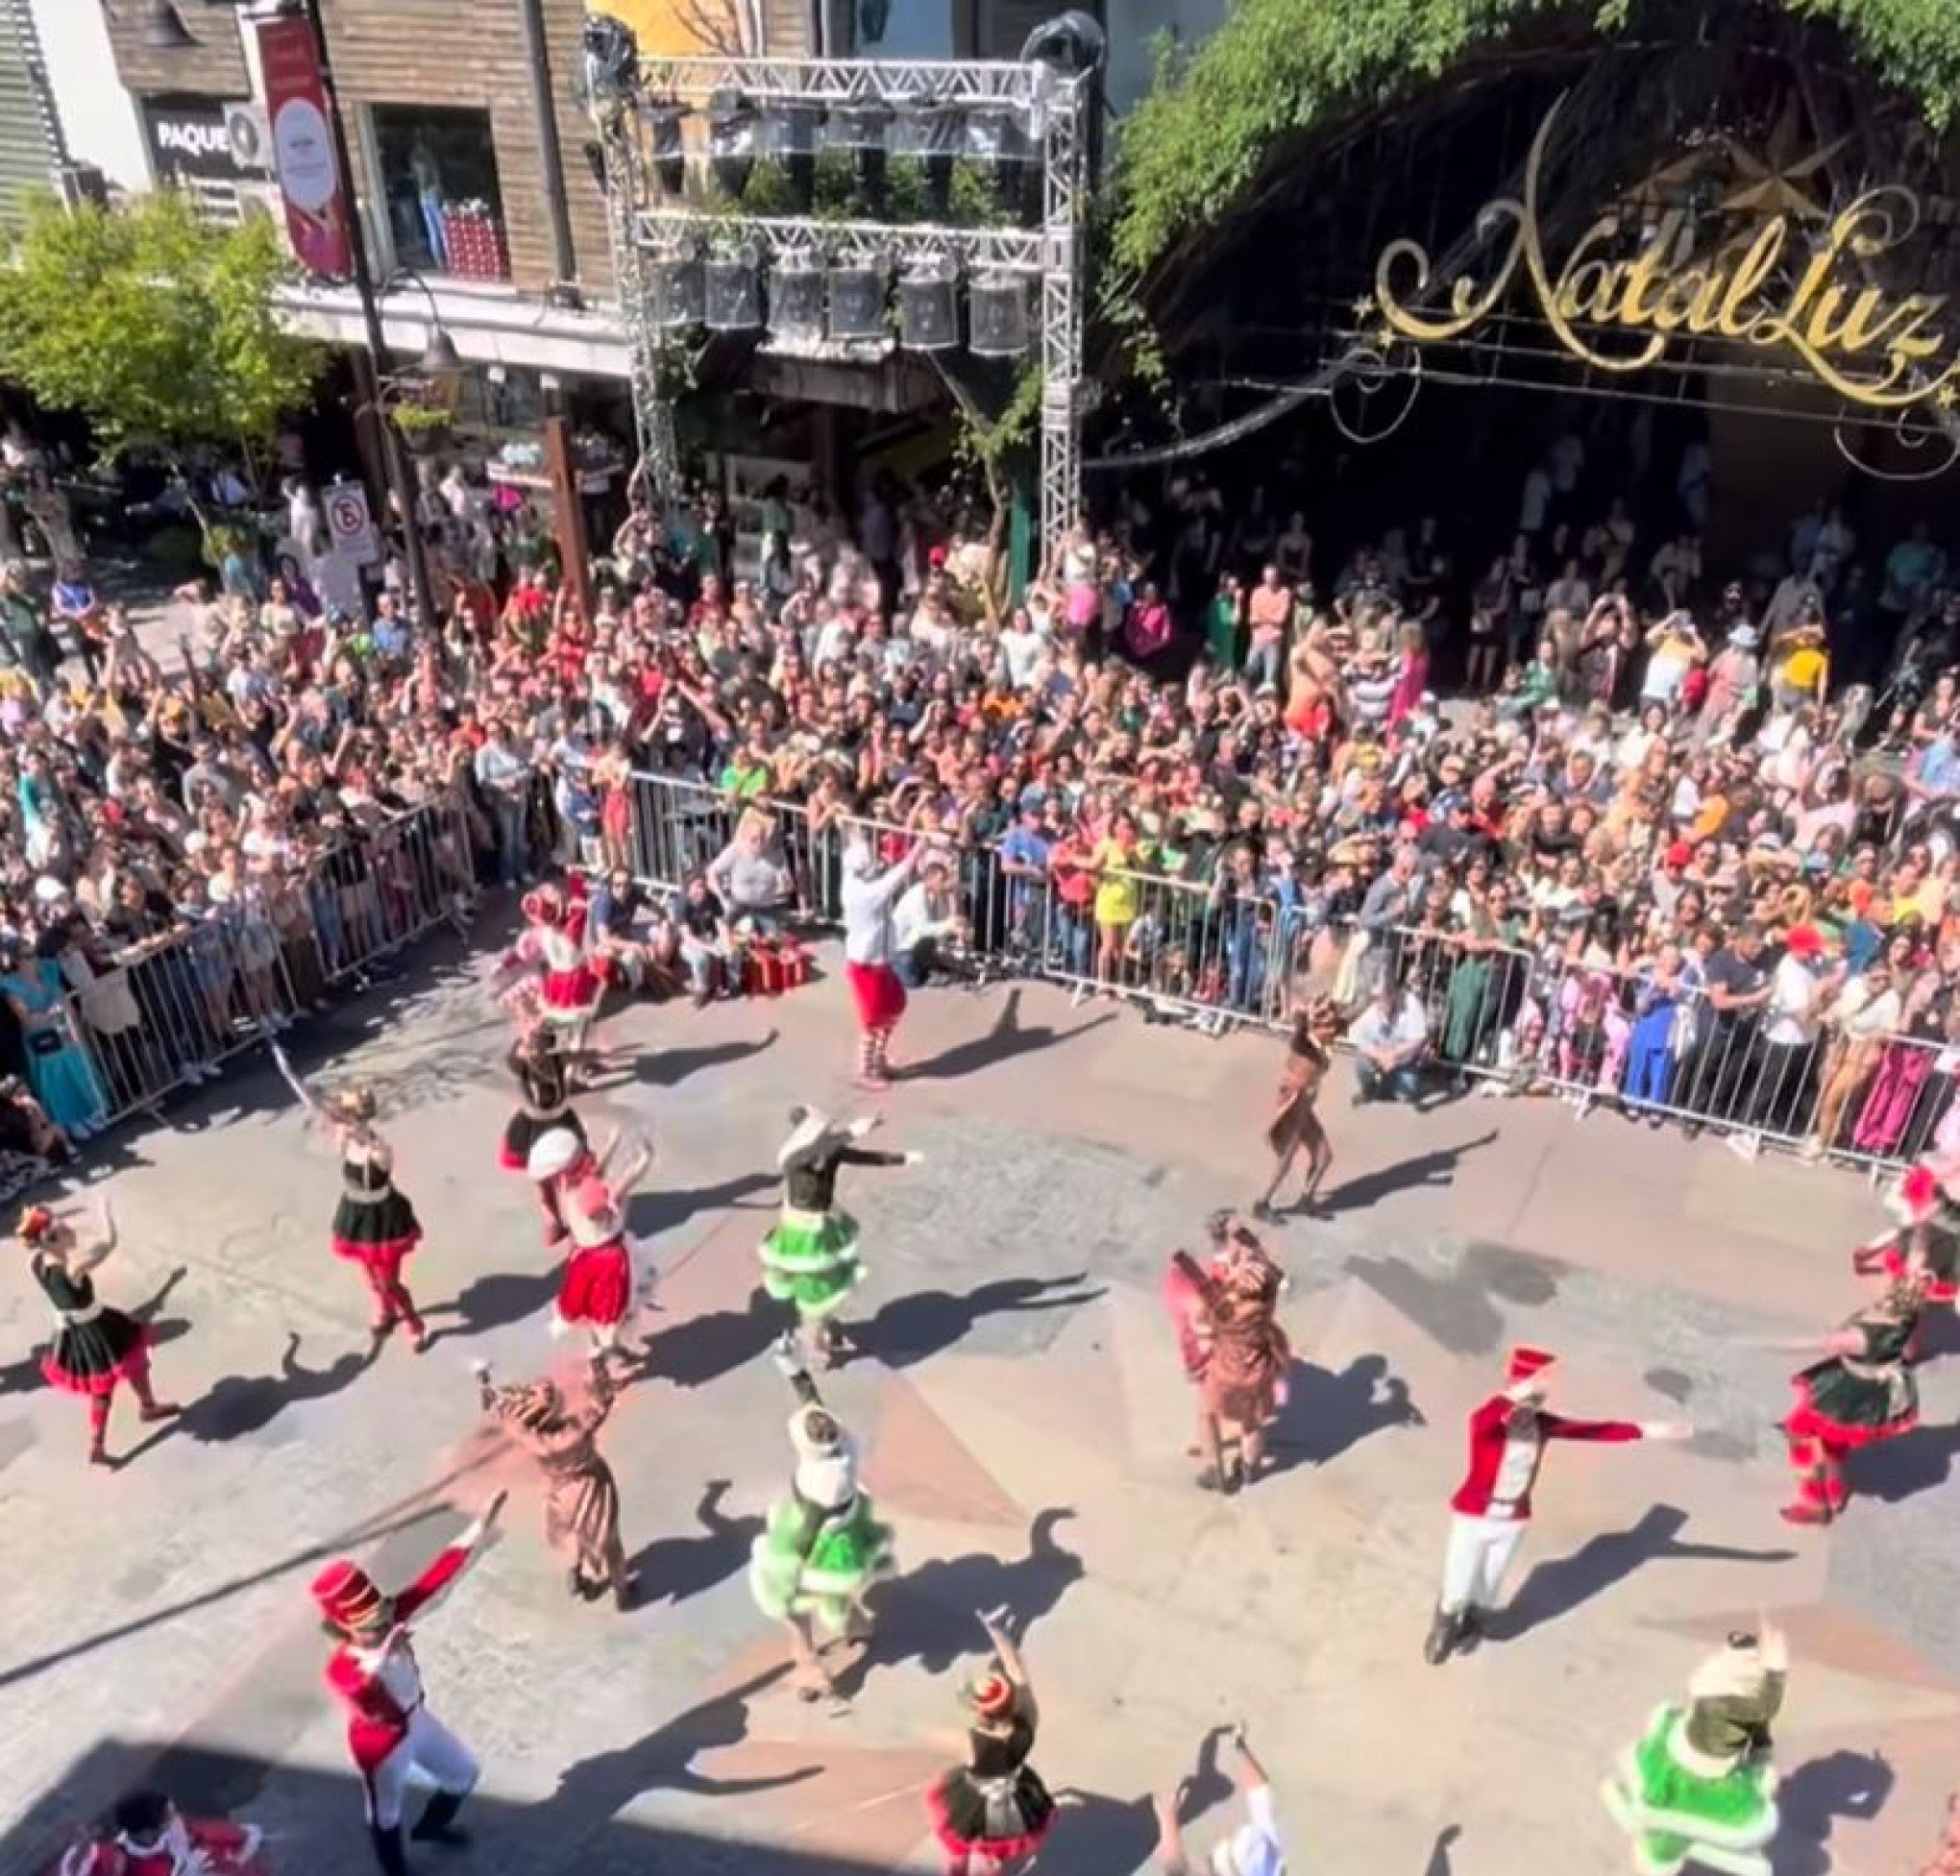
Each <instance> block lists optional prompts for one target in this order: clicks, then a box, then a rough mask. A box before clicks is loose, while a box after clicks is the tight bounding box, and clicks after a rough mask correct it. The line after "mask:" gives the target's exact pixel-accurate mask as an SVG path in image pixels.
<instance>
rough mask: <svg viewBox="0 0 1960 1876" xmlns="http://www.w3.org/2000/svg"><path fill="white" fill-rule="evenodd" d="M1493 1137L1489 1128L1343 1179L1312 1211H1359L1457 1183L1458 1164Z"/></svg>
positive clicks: (1494, 1130) (1494, 1132) (1319, 1198)
mask: <svg viewBox="0 0 1960 1876" xmlns="http://www.w3.org/2000/svg"><path fill="white" fill-rule="evenodd" d="M1496 1138H1497V1130H1496V1129H1495V1128H1492V1129H1491V1131H1490V1132H1489V1133H1480V1134H1479V1135H1478V1136H1477V1137H1476V1138H1475V1139H1474V1140H1459V1141H1458V1143H1457V1144H1456V1145H1455V1146H1444V1147H1432V1148H1431V1149H1430V1151H1429V1152H1427V1153H1412V1154H1410V1155H1409V1157H1408V1158H1407V1159H1398V1160H1396V1161H1395V1163H1394V1164H1393V1165H1391V1166H1383V1167H1381V1168H1379V1169H1378V1170H1377V1171H1375V1172H1372V1173H1362V1174H1361V1175H1360V1177H1359V1178H1356V1179H1348V1180H1343V1181H1342V1182H1340V1183H1339V1184H1338V1185H1336V1186H1335V1188H1334V1189H1333V1190H1332V1191H1331V1192H1323V1193H1321V1194H1320V1196H1319V1197H1318V1198H1317V1199H1316V1200H1315V1202H1314V1206H1313V1209H1314V1211H1315V1212H1316V1213H1318V1214H1319V1215H1320V1216H1322V1217H1327V1216H1330V1215H1331V1214H1333V1213H1335V1212H1339V1211H1360V1210H1361V1209H1362V1208H1363V1207H1364V1206H1372V1205H1379V1204H1380V1203H1381V1202H1382V1200H1384V1199H1387V1198H1392V1197H1393V1196H1394V1195H1395V1194H1396V1193H1397V1192H1413V1191H1416V1190H1418V1189H1419V1188H1421V1187H1425V1186H1427V1187H1432V1188H1433V1187H1436V1186H1443V1185H1452V1184H1454V1183H1455V1182H1456V1178H1457V1162H1458V1160H1459V1159H1461V1158H1463V1157H1464V1156H1465V1155H1467V1154H1472V1153H1475V1152H1476V1151H1477V1150H1478V1149H1479V1148H1480V1147H1487V1146H1489V1145H1490V1143H1491V1142H1492V1141H1493V1140H1495V1139H1496Z"/></svg>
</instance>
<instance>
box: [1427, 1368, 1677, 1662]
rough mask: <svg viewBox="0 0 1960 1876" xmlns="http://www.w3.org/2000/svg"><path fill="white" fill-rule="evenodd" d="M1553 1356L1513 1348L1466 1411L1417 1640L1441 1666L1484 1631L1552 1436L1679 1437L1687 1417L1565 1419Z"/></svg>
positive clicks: (1527, 1524)
mask: <svg viewBox="0 0 1960 1876" xmlns="http://www.w3.org/2000/svg"><path fill="white" fill-rule="evenodd" d="M1555 1360H1556V1357H1555V1356H1553V1355H1550V1354H1548V1353H1546V1352H1545V1351H1544V1350H1543V1349H1513V1350H1512V1351H1511V1354H1510V1360H1509V1363H1508V1364H1507V1369H1506V1372H1505V1385H1504V1387H1503V1389H1502V1390H1501V1391H1500V1392H1498V1393H1496V1394H1493V1395H1492V1396H1491V1397H1490V1399H1489V1400H1487V1401H1484V1402H1483V1404H1482V1406H1481V1407H1479V1408H1478V1409H1477V1410H1476V1412H1474V1413H1473V1414H1472V1415H1471V1416H1470V1425H1469V1433H1470V1464H1469V1469H1468V1470H1467V1471H1466V1472H1465V1474H1464V1475H1463V1482H1462V1484H1461V1485H1459V1486H1458V1488H1457V1494H1456V1497H1455V1498H1452V1499H1451V1500H1450V1511H1451V1514H1452V1515H1451V1518H1450V1544H1449V1549H1448V1551H1447V1552H1446V1554H1445V1556H1444V1559H1443V1588H1442V1595H1441V1596H1439V1597H1438V1598H1437V1601H1436V1615H1435V1620H1434V1621H1433V1623H1432V1624H1431V1625H1430V1632H1429V1639H1428V1641H1427V1642H1425V1643H1424V1645H1423V1658H1424V1659H1425V1660H1426V1661H1428V1662H1429V1663H1430V1665H1431V1666H1432V1667H1440V1666H1441V1665H1442V1664H1443V1663H1444V1662H1445V1661H1447V1660H1448V1659H1449V1658H1450V1656H1451V1654H1452V1653H1454V1652H1456V1651H1458V1650H1459V1649H1464V1650H1467V1649H1468V1648H1469V1647H1472V1646H1474V1645H1476V1643H1477V1642H1478V1641H1480V1640H1481V1639H1482V1638H1484V1637H1486V1636H1488V1635H1489V1633H1490V1625H1491V1616H1492V1613H1493V1612H1494V1611H1495V1610H1496V1608H1497V1598H1498V1596H1499V1595H1500V1594H1501V1593H1502V1591H1503V1588H1504V1577H1505V1571H1507V1570H1508V1569H1509V1568H1510V1561H1511V1558H1512V1557H1513V1556H1515V1555H1516V1554H1517V1547H1518V1544H1519V1541H1520V1540H1521V1539H1522V1538H1523V1537H1524V1534H1525V1532H1526V1530H1527V1529H1528V1528H1529V1527H1530V1524H1531V1488H1532V1487H1533V1485H1535V1484H1536V1482H1537V1477H1538V1468H1539V1466H1540V1465H1541V1464H1542V1463H1543V1461H1544V1457H1545V1445H1546V1442H1547V1441H1549V1440H1586V1441H1591V1442H1597V1441H1611V1442H1617V1441H1622V1440H1685V1439H1687V1438H1689V1437H1690V1436H1691V1435H1692V1434H1693V1432H1694V1430H1695V1429H1694V1428H1693V1427H1692V1426H1690V1425H1688V1424H1687V1423H1686V1422H1685V1421H1671V1420H1644V1421H1643V1420H1568V1419H1566V1417H1565V1416H1564V1415H1563V1414H1555V1413H1552V1412H1550V1411H1549V1410H1548V1409H1547V1408H1546V1405H1545V1397H1546V1395H1547V1393H1548V1392H1549V1390H1550V1387H1551V1380H1552V1368H1553V1365H1554V1362H1555Z"/></svg>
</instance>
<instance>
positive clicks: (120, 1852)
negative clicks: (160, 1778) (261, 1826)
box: [48, 1791, 272, 1876]
mask: <svg viewBox="0 0 1960 1876" xmlns="http://www.w3.org/2000/svg"><path fill="white" fill-rule="evenodd" d="M263 1841H264V1837H263V1834H262V1833H261V1832H260V1831H259V1830H258V1829H257V1827H256V1826H255V1825H252V1824H231V1823H227V1822H226V1821H225V1820H224V1819H223V1818H221V1817H186V1816H184V1814H183V1813H182V1812H180V1811H179V1810H178V1809H177V1807H176V1806H175V1805H174V1804H172V1803H171V1802H170V1800H169V1799H168V1798H166V1797H165V1796H164V1795H163V1794H162V1793H161V1792H160V1791H132V1792H131V1793H130V1795H129V1796H128V1797H126V1798H124V1799H123V1800H122V1801H121V1803H119V1804H118V1805H117V1806H116V1808H115V1810H114V1812H113V1813H112V1814H111V1815H110V1820H109V1823H108V1826H107V1827H106V1828H103V1829H91V1830H89V1831H87V1832H86V1833H85V1834H84V1835H83V1837H82V1838H81V1839H80V1840H79V1841H77V1842H76V1843H74V1844H73V1845H71V1846H70V1848H69V1849H68V1850H67V1851H66V1852H65V1854H64V1855H63V1856H62V1858H61V1862H60V1863H58V1864H56V1865H55V1866H54V1868H53V1869H51V1870H50V1871H49V1872H48V1876H272V1865H271V1864H269V1863H267V1862H265V1861H264V1859H263V1858H262V1857H261V1856H260V1855H259V1846H260V1845H261V1844H262V1843H263Z"/></svg>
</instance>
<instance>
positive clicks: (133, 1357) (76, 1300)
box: [19, 1200, 179, 1466]
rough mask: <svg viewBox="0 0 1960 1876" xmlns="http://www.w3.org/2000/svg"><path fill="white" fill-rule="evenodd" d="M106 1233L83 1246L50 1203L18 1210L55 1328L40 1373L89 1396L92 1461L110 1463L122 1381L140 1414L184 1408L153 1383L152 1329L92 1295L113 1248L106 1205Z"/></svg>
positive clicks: (149, 1416)
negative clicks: (112, 1417) (113, 1408)
mask: <svg viewBox="0 0 1960 1876" xmlns="http://www.w3.org/2000/svg"><path fill="white" fill-rule="evenodd" d="M101 1225H102V1238H101V1241H100V1242H99V1243H97V1244H95V1245H93V1246H91V1247H89V1248H87V1249H86V1250H85V1249H84V1248H83V1247H82V1246H81V1245H80V1244H79V1243H78V1242H77V1241H76V1237H75V1232H74V1229H73V1228H72V1227H71V1226H69V1225H67V1224H64V1223H63V1222H62V1221H61V1219H59V1218H57V1217H56V1216H55V1214H54V1213H53V1212H52V1211H50V1210H49V1209H48V1207H47V1206H28V1208H27V1209H26V1210H25V1211H24V1212H22V1213H21V1214H20V1225H19V1236H20V1242H21V1244H22V1246H23V1247H24V1248H25V1249H26V1251H27V1254H28V1268H29V1269H30V1270H32V1271H33V1273H34V1280H35V1281H36V1282H37V1283H38V1284H39V1285H40V1289H41V1294H42V1295H43V1296H44V1297H46V1298H47V1300H48V1303H49V1306H50V1307H51V1308H52V1309H53V1310H54V1312H55V1335H54V1340H53V1341H52V1342H50V1343H49V1345H48V1350H47V1352H46V1353H45V1354H44V1355H42V1357H41V1376H42V1377H43V1378H44V1379H45V1380H46V1381H47V1383H48V1385H49V1386H50V1387H59V1388H61V1389H63V1390H64V1391H66V1392H67V1393H69V1394H79V1395H81V1396H82V1397H83V1398H84V1399H85V1400H86V1401H87V1402H88V1463H89V1464H90V1465H91V1466H106V1465H108V1464H109V1463H110V1459H109V1453H108V1450H107V1448H106V1442H107V1440H108V1437H109V1408H110V1401H112V1400H113V1399H114V1398H115V1391H116V1389H117V1388H118V1387H119V1386H121V1384H122V1383H123V1382H124V1381H127V1382H128V1383H129V1385H130V1392H131V1393H133V1394H134V1395H135V1397H136V1401H137V1404H138V1406H139V1407H140V1408H141V1410H142V1418H143V1419H144V1420H146V1421H150V1420H167V1419H169V1418H170V1416H171V1415H172V1414H174V1413H176V1412H178V1411H179V1409H178V1408H177V1407H176V1406H175V1405H174V1404H172V1403H171V1402H169V1401H159V1400H158V1399H157V1397H156V1395H155V1394H154V1393H153V1392H152V1391H151V1388H150V1340H151V1338H150V1331H149V1328H147V1326H146V1325H144V1324H142V1323H139V1322H137V1321H136V1319H135V1317H134V1316H129V1315H125V1314H124V1313H123V1311H122V1310H120V1309H111V1308H110V1307H108V1306H107V1305H106V1304H104V1303H98V1302H97V1301H96V1300H95V1279H94V1278H93V1277H92V1276H91V1275H90V1274H89V1273H90V1272H91V1271H93V1270H94V1268H95V1266H96V1265H97V1264H99V1263H101V1262H102V1260H103V1259H104V1258H105V1257H107V1256H108V1255H109V1254H110V1252H111V1251H113V1250H114V1249H115V1220H114V1218H113V1217H112V1216H111V1215H110V1209H109V1204H108V1201H107V1200H105V1201H104V1202H103V1205H102V1216H101Z"/></svg>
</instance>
